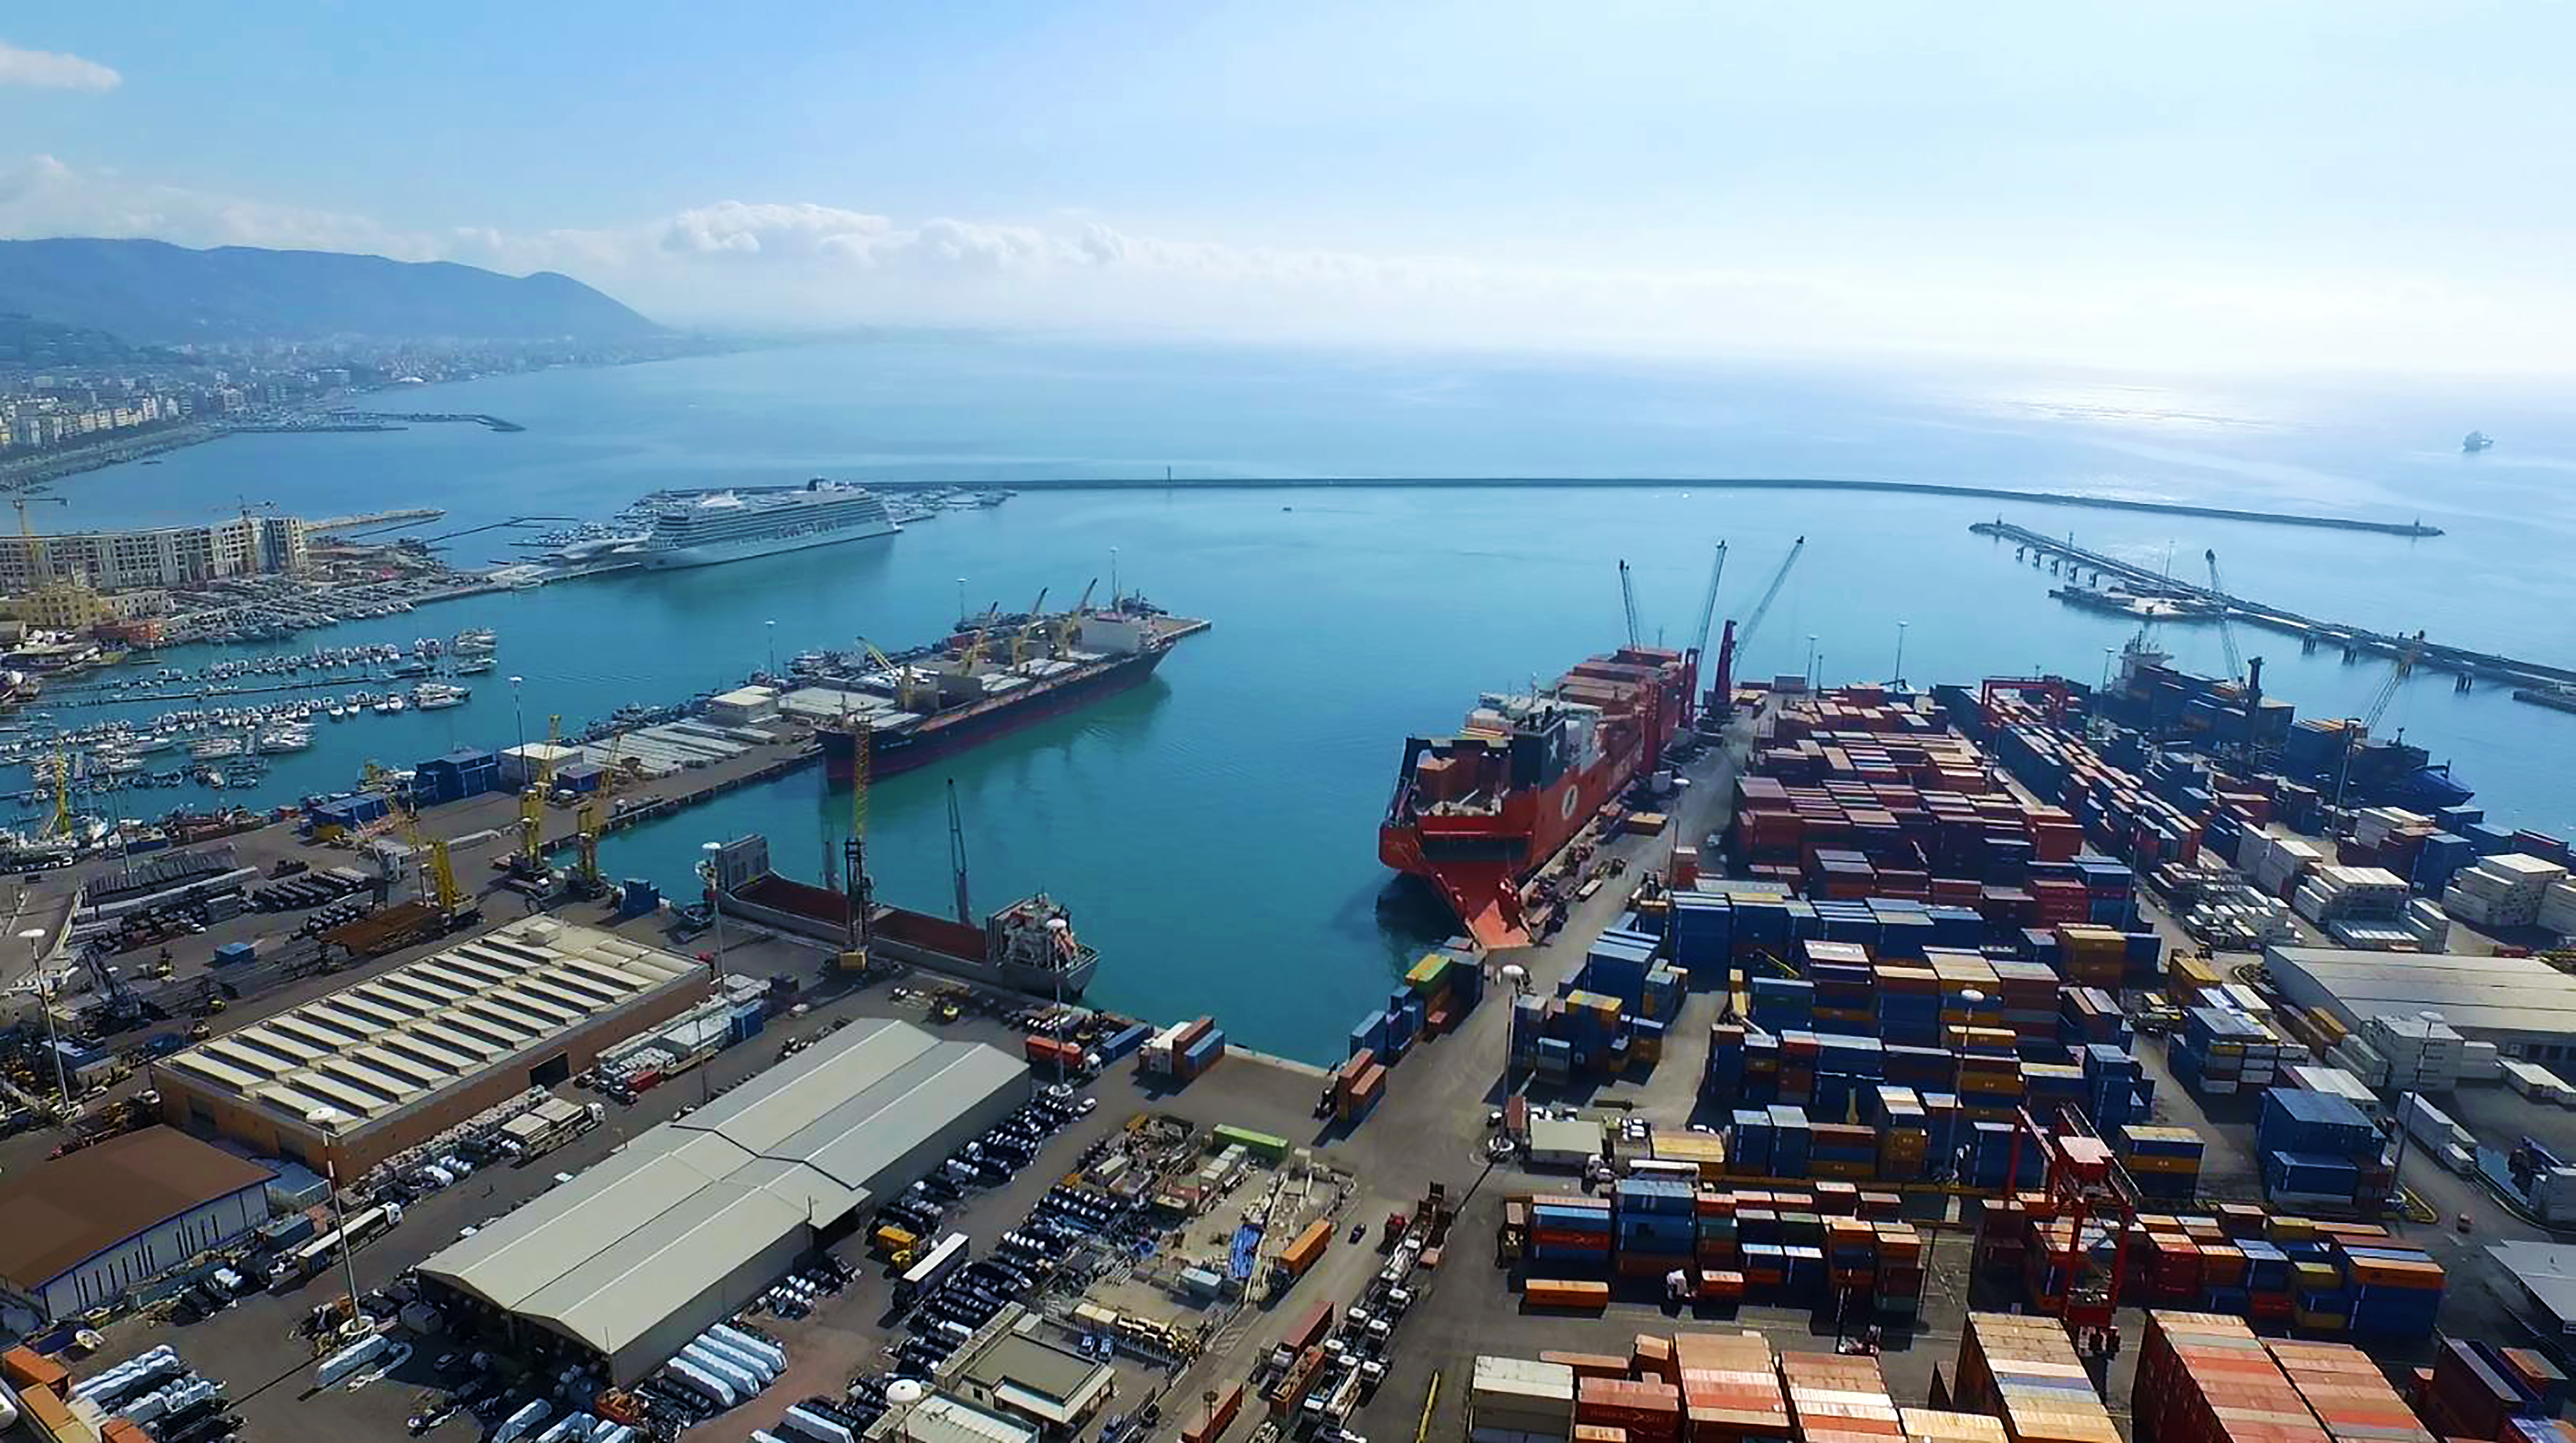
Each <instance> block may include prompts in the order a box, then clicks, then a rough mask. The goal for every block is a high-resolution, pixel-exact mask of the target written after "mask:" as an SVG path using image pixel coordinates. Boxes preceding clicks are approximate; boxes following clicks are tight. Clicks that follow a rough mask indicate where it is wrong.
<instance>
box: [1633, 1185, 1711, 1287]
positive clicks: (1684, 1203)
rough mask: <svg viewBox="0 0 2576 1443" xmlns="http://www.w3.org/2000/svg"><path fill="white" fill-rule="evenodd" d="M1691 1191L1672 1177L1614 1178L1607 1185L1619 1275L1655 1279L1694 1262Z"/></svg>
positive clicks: (1695, 1233) (1693, 1195) (1693, 1194)
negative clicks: (1611, 1183) (1610, 1192)
mask: <svg viewBox="0 0 2576 1443" xmlns="http://www.w3.org/2000/svg"><path fill="white" fill-rule="evenodd" d="M1697 1193H1698V1189H1697V1188H1695V1187H1694V1186H1693V1185H1692V1184H1690V1183H1689V1182H1686V1181H1682V1180H1679V1179H1674V1178H1661V1177H1626V1178H1621V1179H1620V1180H1619V1182H1618V1184H1617V1186H1616V1187H1614V1188H1613V1189H1612V1199H1613V1203H1614V1223H1615V1227H1616V1232H1617V1244H1616V1246H1617V1249H1618V1258H1617V1267H1618V1272H1619V1276H1621V1277H1623V1278H1659V1277H1663V1276H1665V1275H1666V1274H1668V1273H1671V1272H1673V1271H1675V1270H1677V1269H1688V1268H1689V1267H1690V1266H1691V1265H1692V1264H1693V1263H1694V1262H1695V1261H1697V1251H1698V1230H1697V1226H1696V1224H1695V1222H1694V1218H1695V1217H1696V1216H1697V1213H1696V1204H1695V1201H1694V1200H1695V1198H1696V1197H1697Z"/></svg>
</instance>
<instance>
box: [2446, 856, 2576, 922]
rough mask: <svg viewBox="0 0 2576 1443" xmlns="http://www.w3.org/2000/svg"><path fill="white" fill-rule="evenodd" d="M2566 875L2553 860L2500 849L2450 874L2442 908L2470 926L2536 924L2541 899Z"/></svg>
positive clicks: (2538, 918) (2562, 867) (2565, 871)
mask: <svg viewBox="0 0 2576 1443" xmlns="http://www.w3.org/2000/svg"><path fill="white" fill-rule="evenodd" d="M2566 877H2567V869H2566V867H2564V866H2562V865H2560V864H2559V863H2557V862H2554V861H2550V860H2548V859H2545V858H2542V857H2535V856H2527V855H2524V854H2523V853H2520V852H2505V853H2500V854H2498V855H2496V856H2492V857H2486V858H2483V859H2481V860H2480V861H2479V862H2478V864H2477V865H2476V866H2474V867H2470V868H2467V869H2466V870H2463V871H2461V872H2460V873H2458V874H2457V875H2456V876H2454V877H2453V878H2452V879H2451V885H2450V886H2448V887H2446V888H2444V889H2443V891H2442V910H2443V911H2445V912H2448V913H2450V914H2451V915H2452V916H2453V917H2456V918H2458V919H2459V920H2460V921H2463V922H2466V923H2468V924H2469V925H2470V926H2472V927H2532V926H2537V925H2539V922H2540V904H2541V902H2542V901H2543V900H2544V899H2545V898H2546V897H2547V896H2548V893H2549V889H2550V887H2551V886H2553V885H2555V884H2556V883H2558V882H2561V881H2564V880H2565V879H2566Z"/></svg>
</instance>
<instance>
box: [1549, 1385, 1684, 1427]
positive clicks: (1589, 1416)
mask: <svg viewBox="0 0 2576 1443" xmlns="http://www.w3.org/2000/svg"><path fill="white" fill-rule="evenodd" d="M1574 1424H1575V1426H1576V1427H1578V1428H1581V1427H1583V1426H1585V1425H1587V1424H1588V1425H1590V1426H1593V1427H1599V1428H1617V1429H1620V1430H1622V1436H1623V1437H1624V1438H1625V1439H1627V1440H1628V1443H1676V1440H1678V1439H1680V1438H1681V1436H1682V1395H1681V1390H1680V1389H1679V1388H1676V1387H1674V1386H1673V1385H1672V1384H1670V1383H1667V1382H1664V1381H1663V1380H1661V1379H1653V1380H1642V1381H1641V1380H1638V1379H1632V1378H1577V1379H1575V1382H1574Z"/></svg>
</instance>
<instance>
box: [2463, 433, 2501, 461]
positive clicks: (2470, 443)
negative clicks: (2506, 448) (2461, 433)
mask: <svg viewBox="0 0 2576 1443" xmlns="http://www.w3.org/2000/svg"><path fill="white" fill-rule="evenodd" d="M2494 444H2495V438H2494V437H2493V436H2490V435H2488V434H2487V433H2486V432H2484V431H2471V432H2470V433H2469V434H2468V435H2467V436H2466V437H2465V438H2463V439H2462V440H2461V442H2460V449H2461V450H2463V451H2466V452H2467V453H2469V454H2470V455H2472V456H2474V455H2476V454H2477V453H2479V452H2480V451H2483V450H2485V449H2487V448H2488V447H2490V446H2492V445H2494Z"/></svg>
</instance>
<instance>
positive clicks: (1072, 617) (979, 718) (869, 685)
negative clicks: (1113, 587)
mask: <svg viewBox="0 0 2576 1443" xmlns="http://www.w3.org/2000/svg"><path fill="white" fill-rule="evenodd" d="M1040 599H1041V601H1043V599H1044V598H1043V597H1041V598H1040ZM1206 625H1207V623H1205V622H1202V621H1189V620H1184V619H1182V618H1178V617H1174V616H1171V615H1169V614H1167V613H1165V612H1164V611H1163V610H1162V609H1161V608H1159V607H1156V606H1154V605H1152V604H1151V603H1149V602H1147V601H1145V600H1144V599H1143V598H1141V597H1134V596H1129V597H1123V598H1120V599H1119V600H1117V601H1115V602H1113V603H1112V604H1111V605H1110V606H1109V607H1107V608H1106V609H1100V610H1093V609H1090V608H1088V607H1083V606H1077V607H1076V608H1075V609H1073V610H1072V611H1068V612H1063V613H1060V614H1056V615H1048V614H1046V613H1043V612H1040V611H1038V610H1036V609H1035V608H1034V607H1033V608H1032V609H1031V610H1029V611H1027V612H1023V613H1020V614H1018V615H1015V616H1007V617H1005V616H998V615H996V616H987V617H986V618H984V619H983V620H981V621H979V622H977V623H974V624H971V625H968V626H966V627H963V628H961V629H959V630H958V631H957V632H956V633H955V634H953V635H951V636H949V637H948V638H946V639H945V640H943V641H939V642H936V643H933V644H931V645H929V646H923V647H917V648H915V649H913V650H911V651H908V652H902V653H898V654H896V655H893V656H888V655H886V654H885V653H883V652H879V651H875V650H873V649H871V650H868V651H866V652H864V653H863V654H861V655H859V656H855V657H850V656H841V655H833V654H825V655H824V656H822V657H820V658H814V659H807V658H799V659H798V660H799V663H800V672H801V675H800V676H799V678H798V680H799V681H800V682H801V683H802V684H803V688H804V690H802V691H800V692H799V693H798V694H797V695H798V696H799V698H800V700H801V703H802V704H801V705H800V706H799V707H798V710H800V711H802V712H803V713H804V714H806V715H809V716H812V717H813V718H814V721H815V725H816V728H817V730H818V731H819V733H820V735H821V737H822V742H823V766H824V770H825V772H826V773H827V774H828V775H829V776H830V777H831V779H832V780H834V781H836V782H846V781H848V780H850V778H851V777H852V775H853V774H854V773H855V771H856V768H857V760H858V749H859V748H860V747H861V746H865V747H866V748H867V749H868V774H869V775H870V776H874V777H885V776H892V775H894V774H895V773H897V772H905V771H910V770H912V769H913V768H914V767H918V766H924V765H927V764H928V763H930V762H933V761H937V760H938V759H940V758H942V757H947V756H953V755H955V754H956V753H958V752H962V751H965V750H967V749H968V748H970V747H976V746H980V745H982V744H983V743H985V742H988V741H991V740H993V739H995V738H997V737H1003V736H1008V735H1010V734H1011V733H1012V732H1015V731H1019V730H1020V729H1022V728H1024V727H1028V726H1033V725H1035V724H1036V723H1038V722H1042V721H1045V720H1047V719H1048V718H1050V717H1058V716H1062V715H1064V714H1065V713H1067V712H1070V711H1073V710H1076V709H1078V708H1080V707H1085V706H1089V705H1090V704H1092V703H1093V702H1096V701H1099V700H1100V699H1101V698H1103V697H1107V696H1113V695H1115V694H1117V693H1119V692H1122V691H1125V690H1127V689H1128V688H1130V687H1133V686H1136V685H1138V684H1139V683H1141V682H1143V681H1144V680H1145V679H1146V678H1147V677H1149V676H1152V675H1153V674H1154V668H1155V667H1158V666H1160V665H1162V663H1163V658H1164V656H1165V655H1167V654H1169V652H1170V651H1171V649H1172V646H1173V645H1174V643H1176V642H1178V641H1179V640H1180V639H1181V638H1182V637H1184V636H1188V635H1191V634H1192V633H1194V632H1197V631H1200V630H1202V629H1204V628H1205V627H1206ZM861 667H863V668H865V669H864V670H857V669H856V668H861Z"/></svg>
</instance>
